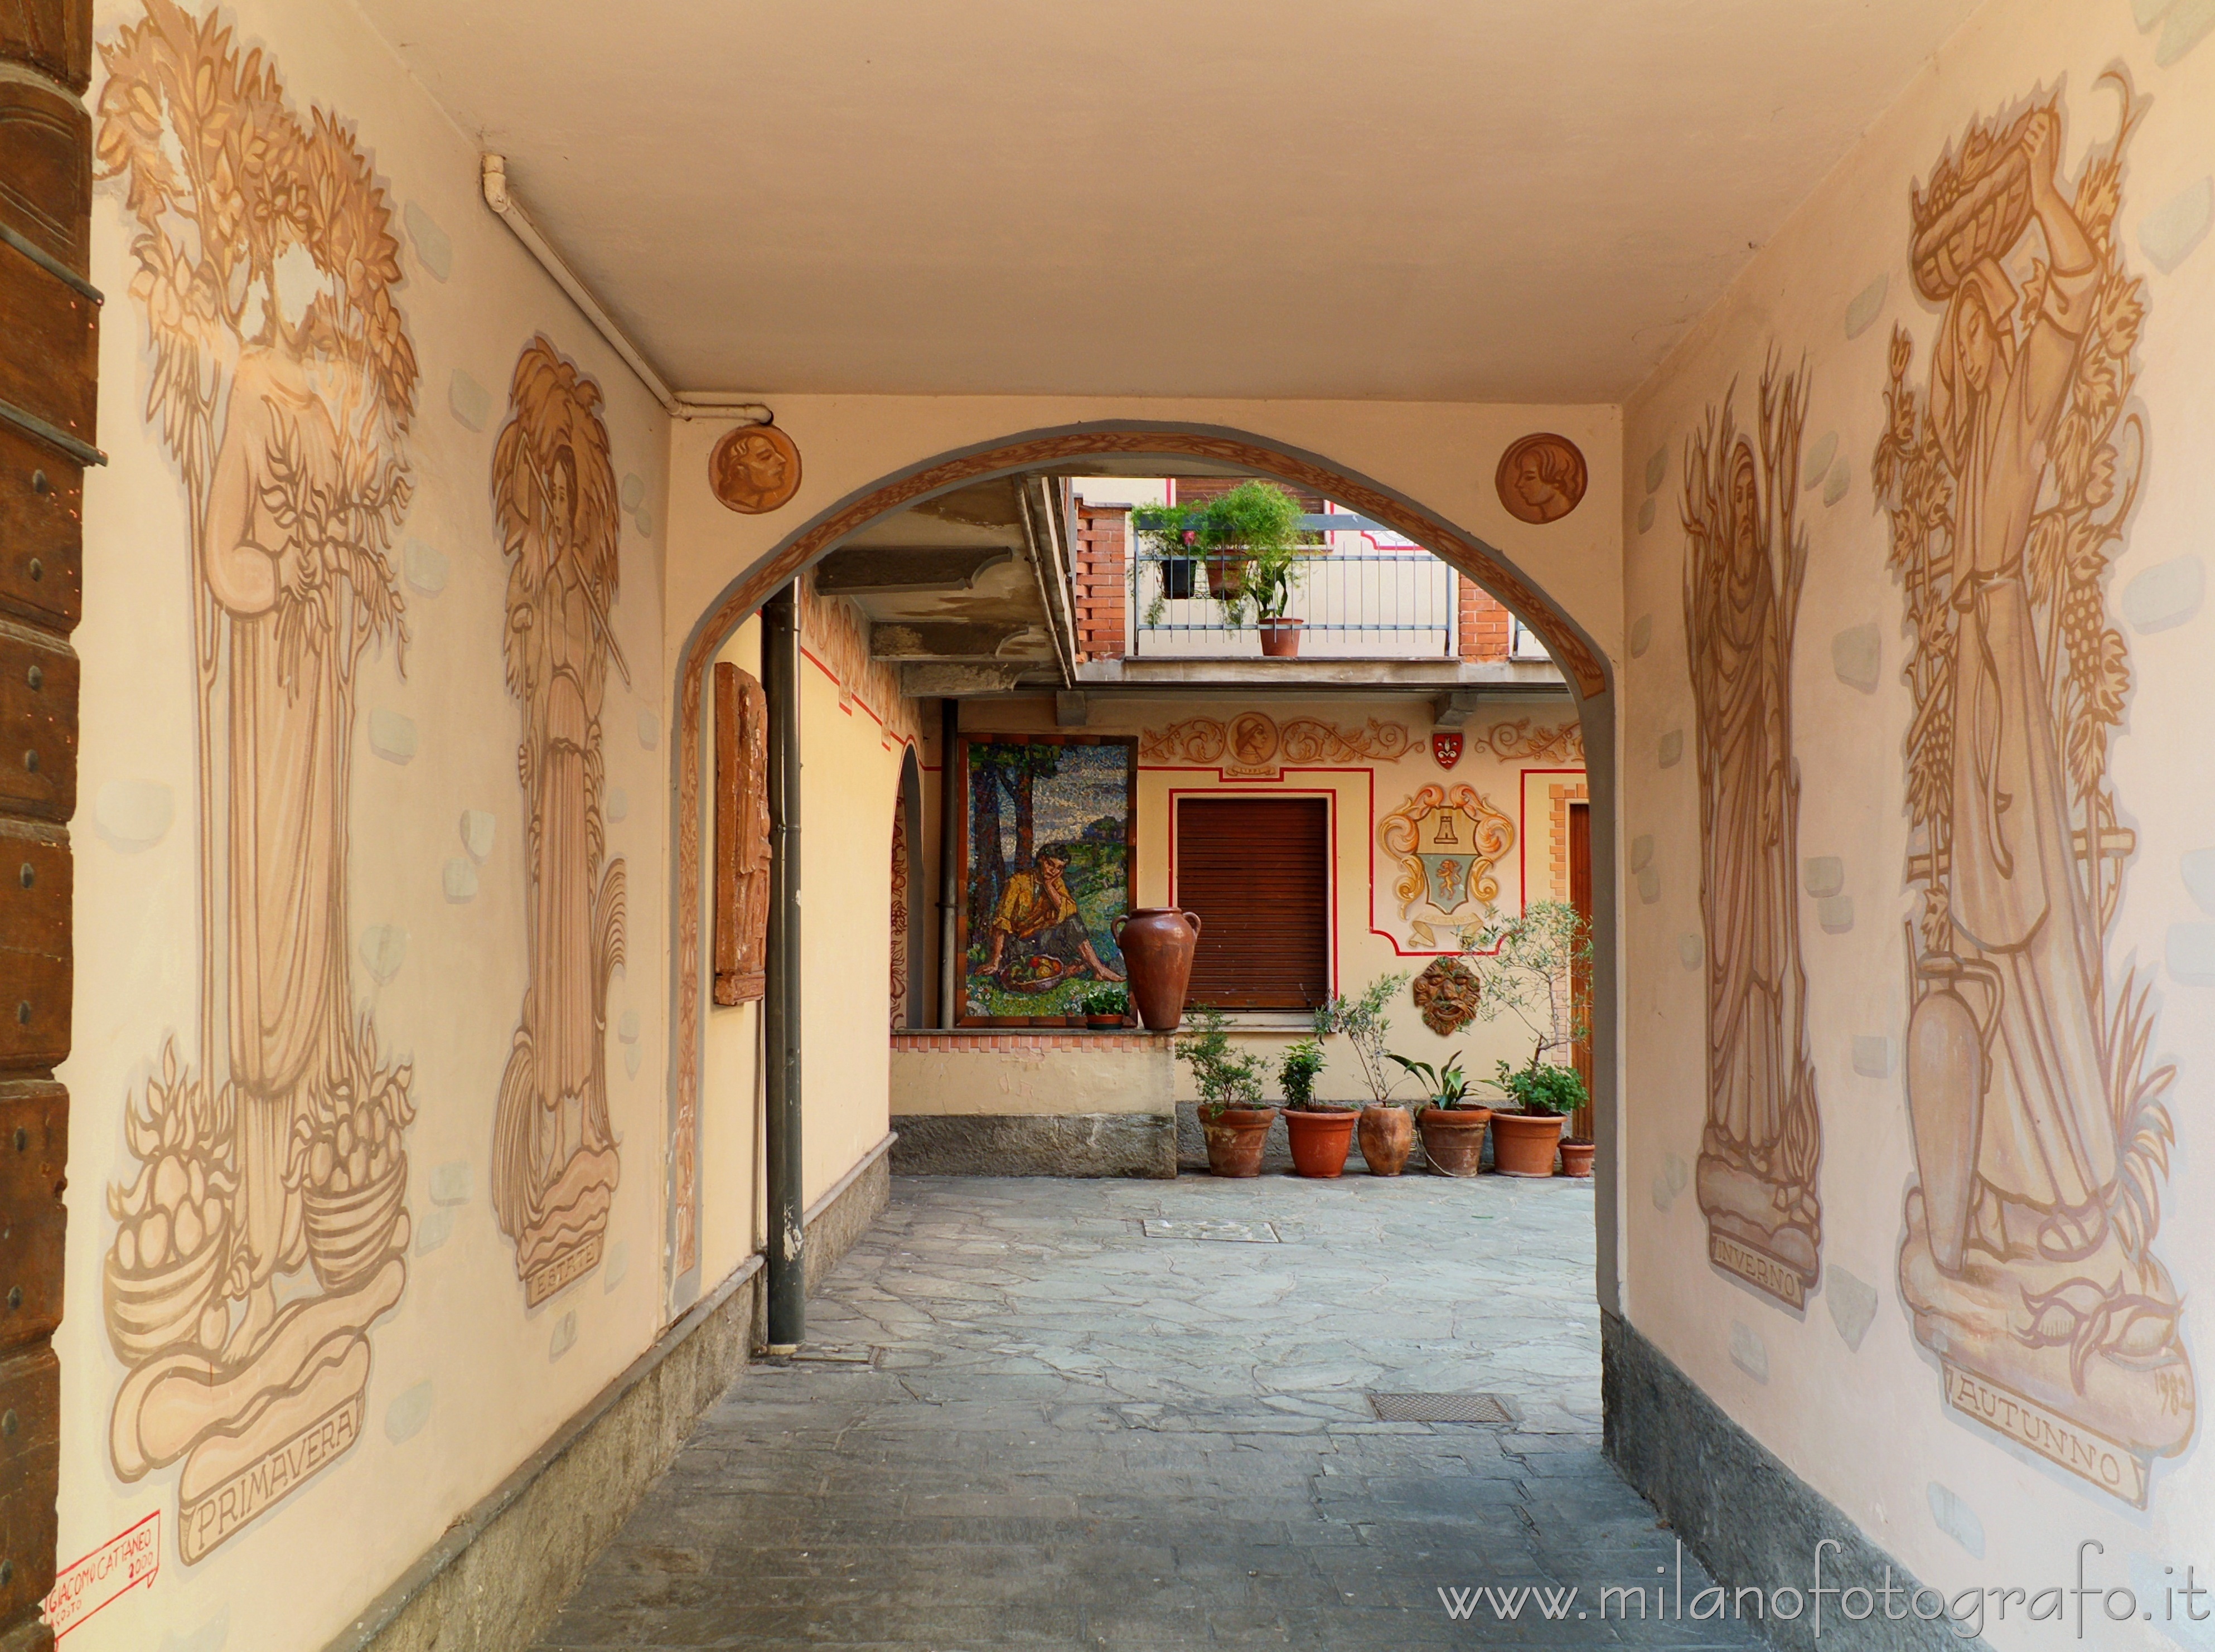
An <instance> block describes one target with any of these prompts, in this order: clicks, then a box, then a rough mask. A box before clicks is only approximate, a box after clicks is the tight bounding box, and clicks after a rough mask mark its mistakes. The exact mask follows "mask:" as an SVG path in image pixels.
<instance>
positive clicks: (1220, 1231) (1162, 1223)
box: [1139, 1216, 1284, 1245]
mask: <svg viewBox="0 0 2215 1652" xmlns="http://www.w3.org/2000/svg"><path fill="white" fill-rule="evenodd" d="M1139 1225H1140V1227H1141V1228H1142V1229H1143V1230H1144V1233H1145V1235H1146V1237H1147V1238H1148V1239H1216V1240H1219V1241H1224V1242H1227V1243H1230V1244H1232V1245H1281V1244H1283V1243H1284V1240H1283V1239H1280V1238H1279V1237H1278V1234H1277V1227H1276V1224H1275V1223H1273V1222H1266V1221H1230V1220H1229V1219H1226V1218H1224V1217H1218V1216H1207V1217H1203V1218H1200V1220H1197V1221H1187V1220H1186V1219H1184V1218H1182V1217H1176V1216H1148V1217H1146V1218H1145V1219H1144V1221H1143V1222H1141V1223H1140V1224H1139Z"/></svg>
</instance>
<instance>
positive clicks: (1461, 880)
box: [1415, 735, 1470, 913]
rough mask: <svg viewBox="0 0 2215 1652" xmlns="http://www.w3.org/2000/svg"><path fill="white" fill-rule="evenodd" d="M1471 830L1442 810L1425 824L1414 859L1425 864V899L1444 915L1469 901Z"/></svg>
mask: <svg viewBox="0 0 2215 1652" xmlns="http://www.w3.org/2000/svg"><path fill="white" fill-rule="evenodd" d="M1454 738H1455V739H1456V740H1459V739H1460V738H1461V737H1460V736H1459V735H1456V736H1455V737H1454ZM1468 826H1469V822H1468V821H1467V820H1465V819H1464V818H1463V817H1462V815H1461V813H1460V811H1458V810H1453V809H1441V810H1439V811H1438V812H1437V813H1435V814H1433V815H1432V816H1431V817H1429V818H1428V819H1427V820H1426V821H1424V822H1423V823H1422V827H1421V832H1422V836H1421V837H1420V840H1419V842H1420V851H1419V852H1418V854H1416V857H1415V858H1416V859H1417V860H1420V861H1421V862H1422V863H1423V893H1424V896H1425V898H1426V899H1427V900H1428V901H1429V902H1430V903H1431V904H1432V905H1433V906H1434V907H1436V908H1437V909H1439V911H1441V912H1446V913H1452V912H1457V911H1459V910H1460V909H1461V908H1462V906H1463V904H1464V903H1465V902H1467V901H1468V900H1469V873H1470V849H1469V845H1468V844H1467V843H1466V842H1465V841H1463V837H1462V835H1461V834H1462V831H1463V830H1466V829H1467V828H1468Z"/></svg>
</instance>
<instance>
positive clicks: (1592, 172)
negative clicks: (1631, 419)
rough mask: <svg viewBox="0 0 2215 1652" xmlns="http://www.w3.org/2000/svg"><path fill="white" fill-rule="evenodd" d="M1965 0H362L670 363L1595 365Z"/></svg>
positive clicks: (1734, 234) (1190, 380)
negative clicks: (802, 0) (1109, 0)
mask: <svg viewBox="0 0 2215 1652" xmlns="http://www.w3.org/2000/svg"><path fill="white" fill-rule="evenodd" d="M1974 4H1975V0H1852V3H1836V0H1815V3H1810V0H1327V3H1326V0H1308V3H1303V4H1297V5H1294V4H1286V3H1284V0H1218V3H1210V4H1206V5H1194V4H1193V3H1191V0H1119V3H1114V4H1101V3H1093V4H1071V3H1048V0H855V3H834V4H816V5H802V4H787V3H770V0H716V3H702V0H623V3H619V4H611V3H607V0H363V7H364V9H365V11H366V12H367V13H368V14H369V15H370V17H371V20H372V21H374V22H375V23H376V24H377V27H378V28H380V29H381V30H382V31H383V33H384V34H385V36H386V38H387V39H388V40H390V41H391V42H392V43H393V44H394V46H396V49H397V50H398V51H399V52H400V53H401V55H402V58H404V59H405V60H406V61H407V63H408V65H409V67H410V68H411V69H412V70H414V73H415V75H416V76H417V77H418V78H419V79H420V80H421V81H422V82H423V83H425V84H426V86H427V87H428V88H429V89H430V90H431V92H432V94H433V95H434V96H436V97H437V98H438V99H439V101H440V102H442V103H443V104H444V105H445V107H446V108H447V109H448V110H449V111H450V112H451V113H452V114H453V115H454V117H455V118H456V119H457V120H458V121H459V122H460V123H461V125H463V128H464V130H466V131H468V132H471V133H473V134H475V135H476V136H477V137H478V138H480V139H481V140H482V143H483V144H484V146H485V147H487V148H488V149H491V150H499V151H501V152H504V153H505V154H506V155H507V156H509V157H510V177H511V179H512V181H513V184H514V187H515V189H516V192H517V193H518V196H519V197H520V198H521V199H522V200H523V201H524V203H525V205H526V207H527V208H528V209H529V210H530V211H531V212H532V214H533V215H534V216H535V217H537V219H538V220H539V222H540V223H542V225H543V227H544V228H545V229H547V231H548V232H549V235H550V236H552V238H553V239H554V241H555V243H556V244H557V245H558V246H560V247H561V248H562V249H563V250H564V252H565V253H566V254H568V256H569V257H570V259H571V260H572V262H574V264H575V265H576V266H577V267H578V268H579V269H580V272H583V273H584V275H585V276H586V279H587V280H588V281H589V282H590V283H591V284H592V285H593V286H594V288H595V289H596V290H597V291H598V292H599V293H600V295H601V296H602V297H604V299H605V300H606V301H607V303H608V304H609V306H610V308H611V309H612V310H613V311H614V312H615V314H616V315H617V317H618V318H619V319H620V320H621V321H623V323H624V325H625V326H626V327H628V328H629V329H630V330H631V332H632V333H633V334H634V336H635V337H636V338H638V339H639V340H641V342H642V343H643V345H644V346H645V347H646V350H647V353H648V355H649V356H650V357H652V358H653V360H654V361H655V362H656V364H658V365H659V366H660V368H661V369H662V370H664V372H665V373H666V375H667V376H669V377H670V378H671V379H672V381H673V382H676V383H677V384H678V385H679V386H681V387H684V388H687V389H753V390H762V391H784V392H800V391H820V392H863V391H876V392H899V393H920V394H930V393H938V394H966V393H992V392H1008V393H1101V394H1144V395H1184V396H1212V395H1222V396H1322V397H1338V396H1356V397H1360V396H1374V397H1394V398H1417V399H1428V398H1437V399H1449V400H1479V401H1608V400H1613V399H1616V398H1617V397H1619V396H1621V395H1623V394H1625V393H1626V392H1628V391H1629V389H1632V388H1634V387H1635V385H1636V384H1637V383H1638V382H1639V381H1640V380H1641V378H1642V377H1643V376H1645V374H1646V373H1647V371H1648V370H1650V369H1651V368H1652V367H1653V366H1654V364H1656V363H1657V362H1658V361H1659V360H1660V358H1661V357H1662V355H1663V354H1664V353H1665V352H1666V351H1667V349H1668V348H1669V346H1671V345H1672V343H1673V342H1674V341H1675V340H1677V339H1678V337H1679V336H1680V335H1681V333H1683V331H1684V328H1685V327H1688V326H1689V325H1690V323H1691V322H1692V321H1694V320H1695V319H1697V317H1698V315H1700V314H1701V313H1702V312H1703V310H1704V309H1706V308H1707V307H1708V306H1709V304H1710V303H1712V302H1713V301H1714V300H1715V298H1716V297H1717V296H1718V295H1719V294H1720V293H1721V291H1722V289H1723V288H1724V286H1725V285H1726V284H1727V282H1728V281H1729V279H1730V278H1731V277H1732V276H1733V274H1734V273H1735V272H1737V271H1738V269H1739V267H1740V266H1741V265H1742V264H1743V263H1744V262H1745V260H1746V258H1747V257H1748V256H1749V254H1750V253H1751V251H1752V248H1753V247H1755V246H1756V245H1758V244H1759V243H1760V242H1762V241H1763V240H1764V239H1765V238H1766V237H1767V236H1770V234H1771V233H1772V232H1773V231H1774V230H1775V229H1776V226H1777V225H1778V224H1779V223H1782V220H1783V219H1784V218H1785V217H1787V216H1788V215H1789V213H1790V211H1792V209H1793V208H1794V207H1795V205H1797V204H1798V203H1799V202H1800V201H1801V199H1804V198H1805V197H1806V195H1807V193H1808V192H1809V191H1810V190H1811V189H1812V188H1813V186H1814V184H1815V182H1816V181H1817V180H1818V179H1819V178H1820V177H1821V176H1822V174H1824V173H1825V171H1826V170H1827V169H1828V168H1830V167H1831V165H1832V163H1833V162H1836V161H1837V160H1838V158H1839V157H1840V156H1842V155H1843V154H1844V152H1845V150H1846V149H1847V148H1848V147H1849V145H1850V144H1851V143H1852V142H1853V140H1854V139H1855V138H1856V137H1857V136H1858V135H1859V134H1860V132H1862V130H1863V129H1864V128H1865V127H1866V126H1867V125H1868V123H1869V122H1870V121H1871V120H1872V119H1874V117H1875V116H1876V115H1877V114H1878V113H1880V112H1881V111H1882V110H1883V109H1884V108H1885V107H1887V106H1888V105H1889V104H1890V103H1891V102H1892V101H1893V100H1894V99H1895V98H1896V97H1897V96H1898V95H1899V94H1900V92H1901V91H1902V90H1904V89H1905V87H1906V85H1907V83H1908V82H1909V81H1910V79H1911V77H1912V76H1914V74H1915V73H1916V71H1917V69H1918V67H1919V66H1920V65H1921V64H1922V63H1923V62H1924V59H1925V58H1926V57H1927V56H1928V55H1929V53H1930V52H1931V51H1932V50H1933V49H1934V48H1935V47H1936V46H1937V45H1938V44H1939V43H1940V42H1941V41H1942V40H1944V39H1945V38H1946V37H1947V36H1948V34H1951V33H1952V32H1953V31H1954V28H1957V27H1958V26H1959V25H1960V23H1961V21H1963V20H1964V19H1965V18H1966V17H1967V15H1969V13H1970V12H1971V11H1972V10H1973V9H1974Z"/></svg>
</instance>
